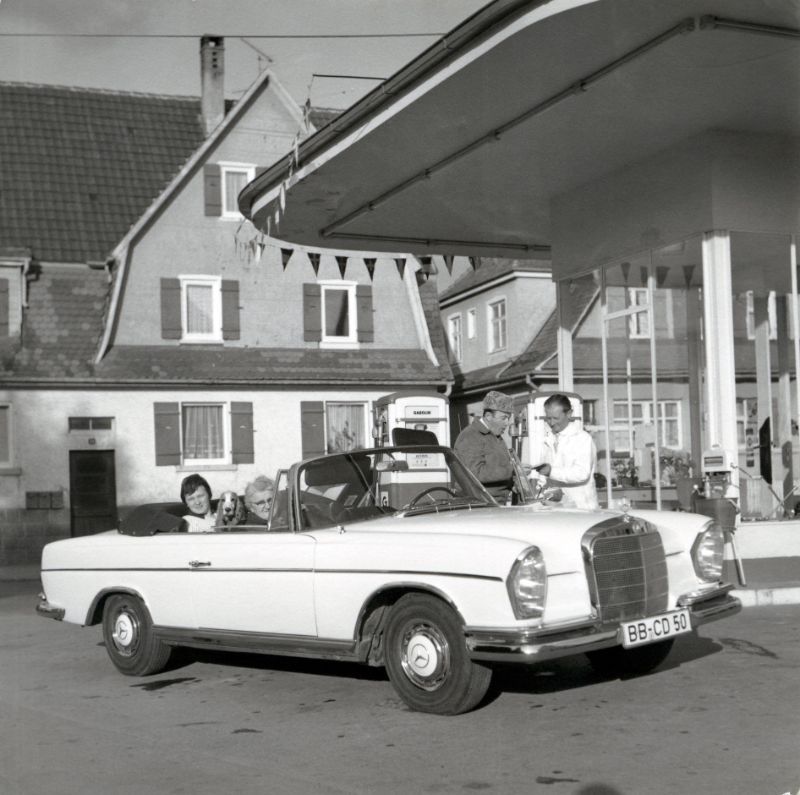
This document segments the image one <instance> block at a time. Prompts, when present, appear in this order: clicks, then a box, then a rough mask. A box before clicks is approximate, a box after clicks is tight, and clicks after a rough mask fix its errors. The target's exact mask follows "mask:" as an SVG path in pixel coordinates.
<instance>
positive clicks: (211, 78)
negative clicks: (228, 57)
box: [200, 36, 225, 135]
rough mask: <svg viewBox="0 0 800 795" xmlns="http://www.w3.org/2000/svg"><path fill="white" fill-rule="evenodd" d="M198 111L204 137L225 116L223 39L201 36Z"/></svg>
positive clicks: (220, 37)
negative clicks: (201, 117) (200, 115)
mask: <svg viewBox="0 0 800 795" xmlns="http://www.w3.org/2000/svg"><path fill="white" fill-rule="evenodd" d="M200 87H201V91H202V94H201V97H200V109H201V113H202V116H203V130H204V132H205V134H206V135H210V134H211V132H212V131H213V130H214V129H215V128H216V127H217V125H218V124H219V123H220V122H221V121H222V119H223V117H224V116H225V39H224V38H223V37H222V36H203V37H202V38H201V39H200Z"/></svg>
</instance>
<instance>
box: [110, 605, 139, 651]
mask: <svg viewBox="0 0 800 795" xmlns="http://www.w3.org/2000/svg"><path fill="white" fill-rule="evenodd" d="M111 639H112V641H113V642H114V646H115V647H116V649H117V651H120V652H122V653H123V654H130V653H131V652H132V651H133V649H134V648H135V646H136V642H137V640H138V623H137V621H136V618H135V617H134V616H132V615H131V614H130V613H120V614H119V615H118V616H117V617H116V618H115V619H114V629H113V631H112V633H111Z"/></svg>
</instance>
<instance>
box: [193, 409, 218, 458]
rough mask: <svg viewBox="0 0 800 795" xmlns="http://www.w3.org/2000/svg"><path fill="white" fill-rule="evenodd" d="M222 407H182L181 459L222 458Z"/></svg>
mask: <svg viewBox="0 0 800 795" xmlns="http://www.w3.org/2000/svg"><path fill="white" fill-rule="evenodd" d="M223 445H224V437H223V433H222V406H184V407H183V457H184V458H185V459H193V458H200V459H214V458H223V457H224V454H225V450H224V447H223Z"/></svg>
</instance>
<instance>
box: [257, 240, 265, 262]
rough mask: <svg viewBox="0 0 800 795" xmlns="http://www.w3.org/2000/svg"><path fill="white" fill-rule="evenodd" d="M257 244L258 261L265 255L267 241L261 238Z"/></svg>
mask: <svg viewBox="0 0 800 795" xmlns="http://www.w3.org/2000/svg"><path fill="white" fill-rule="evenodd" d="M256 246H257V247H258V261H259V262H261V257H262V256H263V255H264V249H265V248H266V247H267V246H266V243H264V242H263V241H261V240H259V241H258V243H256Z"/></svg>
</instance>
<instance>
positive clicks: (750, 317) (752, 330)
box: [740, 290, 778, 340]
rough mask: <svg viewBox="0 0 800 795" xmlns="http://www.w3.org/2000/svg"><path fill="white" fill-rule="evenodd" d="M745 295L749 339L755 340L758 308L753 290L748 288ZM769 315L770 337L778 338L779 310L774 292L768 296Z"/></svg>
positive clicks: (772, 338)
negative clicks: (756, 308)
mask: <svg viewBox="0 0 800 795" xmlns="http://www.w3.org/2000/svg"><path fill="white" fill-rule="evenodd" d="M745 296H746V300H747V339H749V340H754V339H755V338H756V310H755V302H754V299H753V291H752V290H748V291H747V292H746V293H745ZM740 317H741V315H740ZM767 317H768V319H769V338H770V339H771V340H776V339H778V312H777V308H776V304H775V293H774V292H770V294H769V297H768V298H767Z"/></svg>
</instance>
